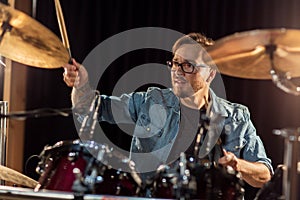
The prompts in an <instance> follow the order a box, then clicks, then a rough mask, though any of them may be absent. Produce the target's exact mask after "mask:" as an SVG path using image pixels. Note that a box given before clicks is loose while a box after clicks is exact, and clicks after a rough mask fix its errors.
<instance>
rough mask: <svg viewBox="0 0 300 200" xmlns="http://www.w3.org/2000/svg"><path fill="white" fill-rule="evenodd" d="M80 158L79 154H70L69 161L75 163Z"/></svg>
mask: <svg viewBox="0 0 300 200" xmlns="http://www.w3.org/2000/svg"><path fill="white" fill-rule="evenodd" d="M77 158H78V153H77V152H70V153H69V154H68V160H69V161H71V162H73V161H75V160H76V159H77Z"/></svg>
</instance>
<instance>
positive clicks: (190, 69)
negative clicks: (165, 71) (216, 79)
mask: <svg viewBox="0 0 300 200" xmlns="http://www.w3.org/2000/svg"><path fill="white" fill-rule="evenodd" d="M167 66H168V67H170V68H171V69H172V68H175V67H176V68H177V67H180V68H181V70H182V71H183V72H184V73H187V74H193V73H195V72H196V70H195V69H196V67H202V68H209V66H208V65H206V64H204V63H202V64H198V65H196V64H192V63H190V62H183V63H179V62H177V61H167Z"/></svg>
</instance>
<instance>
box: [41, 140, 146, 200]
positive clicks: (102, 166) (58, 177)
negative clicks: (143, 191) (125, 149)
mask: <svg viewBox="0 0 300 200" xmlns="http://www.w3.org/2000/svg"><path fill="white" fill-rule="evenodd" d="M93 155H96V156H97V158H96V157H94V156H93ZM40 157H41V161H40V162H39V164H38V166H37V168H36V171H37V172H38V173H39V174H40V178H39V180H38V182H39V184H38V185H37V187H36V188H35V191H38V190H39V189H41V188H44V189H49V190H59V191H67V192H72V191H73V192H80V193H90V194H110V195H124V196H127V195H128V196H138V193H139V190H140V185H141V181H140V178H139V176H138V175H137V173H136V172H135V168H134V163H133V162H132V161H130V160H129V159H128V158H127V157H125V156H122V155H121V154H119V153H117V152H115V151H113V150H112V149H110V148H108V146H106V145H101V144H98V143H96V142H94V141H85V142H80V141H79V140H75V141H60V142H57V143H56V144H55V145H54V146H45V147H44V150H43V151H42V153H41V156H40ZM112 162H115V163H114V164H115V165H113V166H116V164H117V166H119V168H118V169H114V168H113V167H112V166H111V165H110V163H112Z"/></svg>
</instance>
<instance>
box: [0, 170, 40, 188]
mask: <svg viewBox="0 0 300 200" xmlns="http://www.w3.org/2000/svg"><path fill="white" fill-rule="evenodd" d="M0 179H1V180H4V181H9V182H12V183H15V184H19V185H22V186H27V187H30V188H35V186H36V185H37V184H38V182H37V181H35V180H33V179H31V178H29V177H27V176H25V175H23V174H21V173H20V172H17V171H15V170H13V169H10V168H8V167H5V166H3V165H0Z"/></svg>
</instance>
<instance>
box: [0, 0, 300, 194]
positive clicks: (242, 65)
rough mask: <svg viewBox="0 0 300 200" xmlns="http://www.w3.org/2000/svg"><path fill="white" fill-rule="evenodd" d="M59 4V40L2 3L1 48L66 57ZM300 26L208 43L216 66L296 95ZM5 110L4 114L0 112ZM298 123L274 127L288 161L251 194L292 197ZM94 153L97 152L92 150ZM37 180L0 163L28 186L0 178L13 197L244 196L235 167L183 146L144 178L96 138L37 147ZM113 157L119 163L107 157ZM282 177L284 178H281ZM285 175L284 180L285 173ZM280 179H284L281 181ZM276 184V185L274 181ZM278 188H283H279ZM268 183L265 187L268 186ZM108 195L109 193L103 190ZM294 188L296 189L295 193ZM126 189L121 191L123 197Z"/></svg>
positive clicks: (46, 62) (58, 61) (46, 58)
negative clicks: (191, 154) (167, 162)
mask: <svg viewBox="0 0 300 200" xmlns="http://www.w3.org/2000/svg"><path fill="white" fill-rule="evenodd" d="M55 3H56V9H57V16H58V21H59V24H60V30H61V34H62V40H63V41H62V42H61V41H60V40H59V39H58V38H57V37H56V36H55V35H54V34H53V33H52V32H51V31H49V30H48V29H47V28H45V27H44V26H43V25H42V24H40V23H38V22H37V21H35V20H34V19H32V18H30V17H29V16H27V15H25V14H24V13H22V12H20V11H17V10H15V9H13V8H11V7H9V6H6V5H3V4H0V24H1V31H2V33H1V35H0V55H2V56H4V57H6V58H9V59H11V60H14V61H17V62H20V63H23V64H25V65H29V66H34V67H39V68H46V69H50V68H58V67H60V66H62V65H63V64H64V63H67V62H68V61H69V60H70V58H71V53H70V48H69V44H68V39H67V34H66V30H65V27H64V22H63V17H62V12H61V8H60V5H59V1H58V0H56V1H55ZM299 38H300V30H295V29H293V30H292V29H289V30H288V29H269V30H254V31H248V32H242V33H236V34H233V35H231V36H228V37H225V38H222V39H220V40H217V41H216V42H215V45H213V46H211V47H209V48H208V49H207V51H208V53H209V55H210V56H211V60H212V61H213V62H214V63H215V64H216V65H217V66H218V69H219V70H220V72H221V73H223V74H226V75H229V76H234V77H239V78H247V79H272V80H273V82H274V83H275V84H276V85H277V86H278V87H280V88H281V89H283V90H284V91H286V92H288V93H290V94H294V95H299V93H300V87H298V86H297V85H295V84H294V83H293V82H292V79H293V78H297V77H299V76H300V70H299V69H297V68H296V67H295V66H297V65H299V64H300V59H298V57H299V56H300V40H299ZM1 116H2V118H3V117H5V116H6V117H7V116H9V115H5V113H4V114H3V113H2V115H1ZM299 133H300V130H286V129H284V130H277V131H275V132H274V134H277V135H281V136H283V137H284V138H285V140H286V148H285V149H286V152H285V159H284V160H285V163H284V165H283V167H280V169H281V170H277V171H278V173H275V175H274V176H273V178H272V180H271V181H270V183H268V184H267V185H266V186H265V187H264V188H263V189H262V190H261V191H260V192H259V195H260V196H259V195H258V196H257V197H256V199H272V197H270V196H268V195H270V193H272V195H273V196H276V198H277V199H280V198H282V193H283V195H285V198H286V199H293V200H294V199H297V181H298V180H297V173H298V171H299V170H298V171H297V169H298V168H297V165H298V161H297V159H298V154H297V151H298V147H299V144H298V143H299V141H300V136H299ZM95 154H96V155H97V158H95V157H94V156H92V155H95ZM39 158H40V162H39V164H38V166H37V167H36V171H37V173H38V174H40V178H39V180H38V181H35V180H33V179H31V178H29V177H27V176H25V175H23V174H21V173H19V172H17V171H15V170H12V169H9V168H7V167H5V166H2V165H0V179H1V180H5V181H8V182H12V183H15V184H17V185H21V186H24V187H26V188H18V187H8V186H0V197H3V198H7V199H10V198H15V199H32V198H39V199H75V198H76V199H77V198H78V199H97V198H114V196H118V198H119V199H121V198H123V197H124V198H125V199H127V198H128V196H133V197H152V198H180V199H189V198H196V199H228V200H231V199H243V195H244V189H243V182H242V180H241V177H240V174H238V173H236V172H235V171H234V170H232V169H227V168H223V167H219V166H215V165H212V164H211V163H209V162H202V161H199V160H198V159H197V158H194V157H186V155H184V154H181V156H180V160H179V161H178V162H177V163H176V164H174V165H173V166H172V167H171V166H168V165H161V166H159V167H158V168H157V171H156V172H155V175H154V176H153V177H152V179H151V180H148V181H147V182H146V183H144V182H143V181H142V179H141V177H140V175H139V174H138V172H137V169H135V163H134V162H133V161H131V160H130V159H129V158H128V157H126V156H124V155H122V154H120V153H119V152H117V151H115V150H114V149H112V148H111V147H109V146H107V145H103V144H98V143H96V142H94V141H79V140H74V141H60V142H57V143H56V144H55V145H53V146H45V148H44V149H43V151H42V152H41V154H40V156H39ZM111 162H118V166H120V168H119V169H114V168H113V167H112V166H111V165H110V163H111ZM282 177H283V178H282ZM282 179H284V180H282ZM282 183H283V185H282ZM278 185H280V186H279V187H278ZM278 188H283V191H282V193H281V192H280V191H278ZM266 191H267V192H266ZM103 195H110V196H103ZM295 195H296V196H295ZM122 196H123V197H122Z"/></svg>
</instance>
